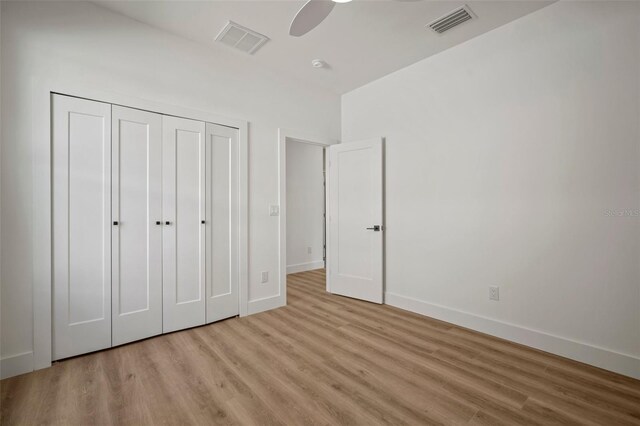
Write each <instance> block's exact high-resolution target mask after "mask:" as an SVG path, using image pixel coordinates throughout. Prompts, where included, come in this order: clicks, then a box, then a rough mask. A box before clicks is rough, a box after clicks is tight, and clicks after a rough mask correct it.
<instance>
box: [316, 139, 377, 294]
mask: <svg viewBox="0 0 640 426" xmlns="http://www.w3.org/2000/svg"><path fill="white" fill-rule="evenodd" d="M382 171H383V150H382V139H372V140H366V141H359V142H349V143H342V144H338V145H332V146H330V147H329V193H328V199H329V203H328V204H329V218H328V219H329V220H328V222H329V223H328V228H329V234H328V239H327V272H328V274H327V290H328V291H329V292H331V293H335V294H340V295H343V296H349V297H354V298H356V299H363V300H368V301H370V302H375V303H382V291H383V290H382V289H383V278H382V277H383V244H384V238H383V231H384V226H383V173H382Z"/></svg>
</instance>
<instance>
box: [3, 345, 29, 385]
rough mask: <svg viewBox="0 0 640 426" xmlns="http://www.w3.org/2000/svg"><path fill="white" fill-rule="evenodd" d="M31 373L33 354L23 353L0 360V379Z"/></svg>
mask: <svg viewBox="0 0 640 426" xmlns="http://www.w3.org/2000/svg"><path fill="white" fill-rule="evenodd" d="M31 371H33V352H24V353H21V354H18V355H13V356H8V357H6V358H2V359H0V379H6V378H8V377H13V376H17V375H19V374H24V373H29V372H31Z"/></svg>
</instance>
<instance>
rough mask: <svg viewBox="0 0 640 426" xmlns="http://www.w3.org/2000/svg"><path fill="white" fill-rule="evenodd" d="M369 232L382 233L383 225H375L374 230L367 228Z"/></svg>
mask: <svg viewBox="0 0 640 426" xmlns="http://www.w3.org/2000/svg"><path fill="white" fill-rule="evenodd" d="M367 229H368V230H371V231H374V232H380V231H382V226H381V225H373V228H367Z"/></svg>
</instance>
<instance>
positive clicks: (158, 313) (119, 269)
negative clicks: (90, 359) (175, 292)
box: [111, 105, 162, 346]
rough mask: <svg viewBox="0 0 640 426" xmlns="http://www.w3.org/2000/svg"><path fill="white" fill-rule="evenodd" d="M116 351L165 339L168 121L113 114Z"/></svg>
mask: <svg viewBox="0 0 640 426" xmlns="http://www.w3.org/2000/svg"><path fill="white" fill-rule="evenodd" d="M112 135H113V136H112V163H113V167H112V170H113V172H112V178H111V182H112V197H111V200H112V205H111V209H112V210H111V211H112V213H111V215H112V220H113V223H114V224H116V223H117V225H114V226H113V228H112V229H113V234H112V236H113V239H112V254H113V255H112V290H111V295H112V302H111V308H112V318H113V319H112V336H113V345H114V346H116V345H121V344H123V343H127V342H132V341H134V340H140V339H144V338H146V337H151V336H155V335H157V334H160V333H162V222H161V221H162V116H161V115H159V114H154V113H151V112H146V111H141V110H137V109H132V108H125V107H121V106H116V105H114V106H113V108H112Z"/></svg>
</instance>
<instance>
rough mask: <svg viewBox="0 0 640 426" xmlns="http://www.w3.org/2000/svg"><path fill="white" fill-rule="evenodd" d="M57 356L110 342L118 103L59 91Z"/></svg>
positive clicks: (55, 127)
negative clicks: (115, 110) (114, 110)
mask: <svg viewBox="0 0 640 426" xmlns="http://www.w3.org/2000/svg"><path fill="white" fill-rule="evenodd" d="M52 108H53V114H52V115H53V116H52V161H53V165H52V166H53V176H52V185H53V188H52V191H53V192H52V196H53V359H54V360H56V359H61V358H67V357H70V356H74V355H78V354H82V353H86V352H91V351H96V350H99V349H104V348H108V347H110V346H111V227H112V223H111V105H110V104H105V103H101V102H94V101H88V100H84V99H78V98H72V97H67V96H60V95H53V96H52Z"/></svg>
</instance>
